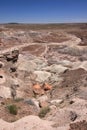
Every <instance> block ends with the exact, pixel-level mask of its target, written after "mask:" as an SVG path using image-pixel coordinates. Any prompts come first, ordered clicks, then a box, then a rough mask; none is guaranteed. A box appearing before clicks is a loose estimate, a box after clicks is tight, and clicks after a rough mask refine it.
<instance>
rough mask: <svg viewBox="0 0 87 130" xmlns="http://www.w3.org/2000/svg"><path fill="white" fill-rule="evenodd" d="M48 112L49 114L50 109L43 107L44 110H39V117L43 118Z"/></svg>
mask: <svg viewBox="0 0 87 130" xmlns="http://www.w3.org/2000/svg"><path fill="white" fill-rule="evenodd" d="M48 112H50V108H49V107H44V108H42V109H41V110H40V112H39V117H40V118H43V117H45V115H46V114H47V113H48Z"/></svg>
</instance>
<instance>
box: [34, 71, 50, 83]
mask: <svg viewBox="0 0 87 130" xmlns="http://www.w3.org/2000/svg"><path fill="white" fill-rule="evenodd" d="M34 74H36V75H37V77H36V81H38V82H44V81H46V80H47V79H48V78H49V77H50V76H51V73H49V72H46V71H34Z"/></svg>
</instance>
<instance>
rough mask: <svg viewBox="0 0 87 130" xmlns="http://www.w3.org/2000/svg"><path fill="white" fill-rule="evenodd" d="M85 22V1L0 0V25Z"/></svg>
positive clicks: (86, 2) (86, 18)
mask: <svg viewBox="0 0 87 130" xmlns="http://www.w3.org/2000/svg"><path fill="white" fill-rule="evenodd" d="M6 22H23V23H64V22H67V23H69V22H87V0H0V23H6Z"/></svg>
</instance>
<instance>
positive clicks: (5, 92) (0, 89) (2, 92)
mask: <svg viewBox="0 0 87 130" xmlns="http://www.w3.org/2000/svg"><path fill="white" fill-rule="evenodd" d="M0 97H3V98H11V91H10V88H8V87H5V86H0Z"/></svg>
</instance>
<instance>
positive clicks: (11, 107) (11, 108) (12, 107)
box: [7, 104, 18, 115]
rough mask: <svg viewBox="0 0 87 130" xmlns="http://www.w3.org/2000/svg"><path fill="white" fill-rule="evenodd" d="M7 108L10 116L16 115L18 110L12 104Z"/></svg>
mask: <svg viewBox="0 0 87 130" xmlns="http://www.w3.org/2000/svg"><path fill="white" fill-rule="evenodd" d="M7 108H8V110H9V112H10V114H13V115H17V113H18V109H17V106H16V105H14V104H12V105H8V106H7Z"/></svg>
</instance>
